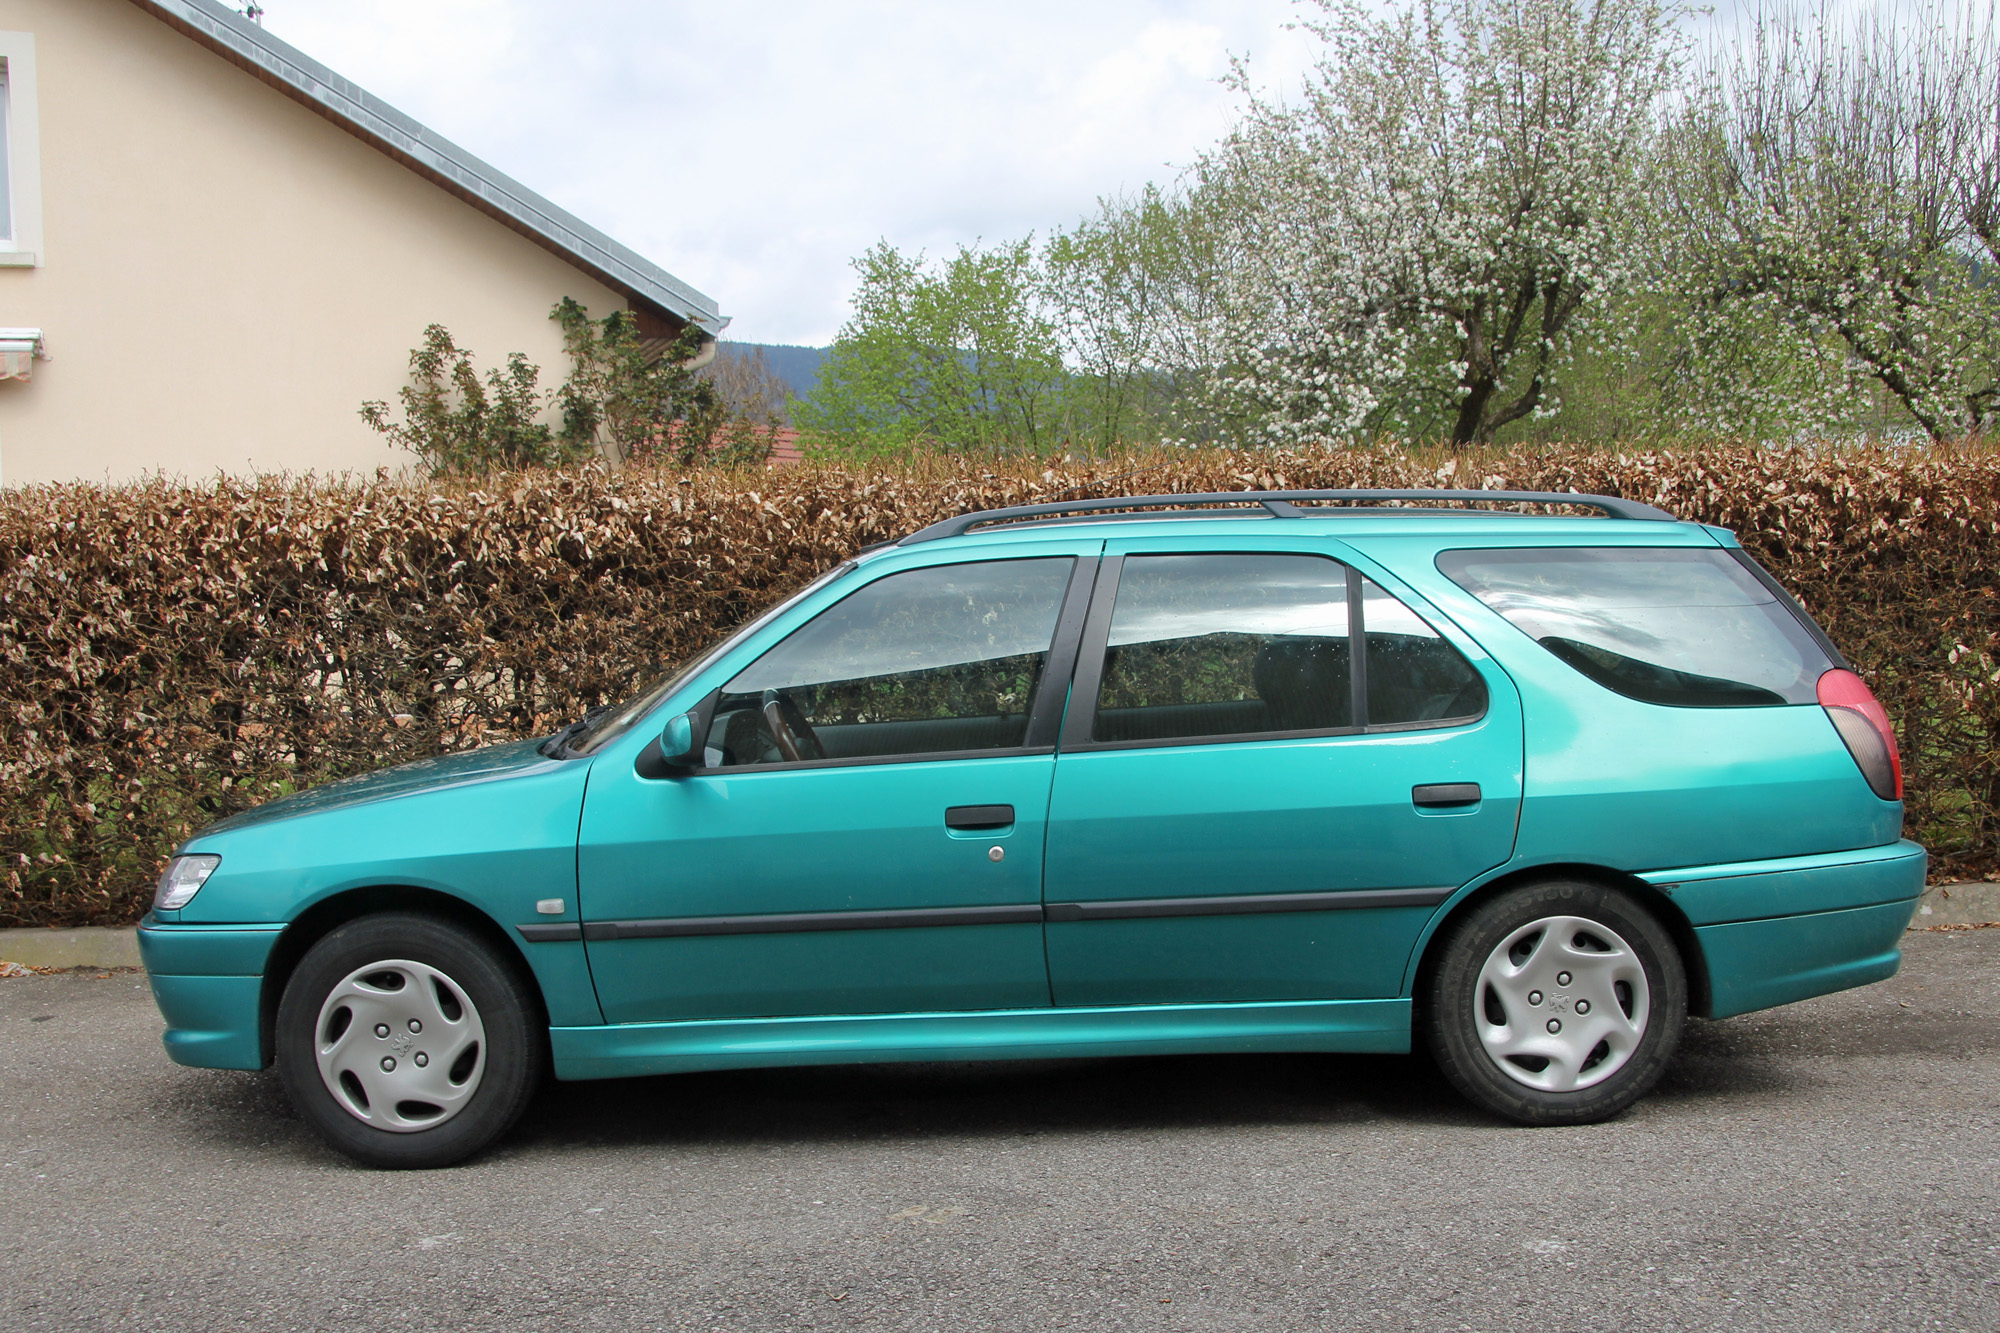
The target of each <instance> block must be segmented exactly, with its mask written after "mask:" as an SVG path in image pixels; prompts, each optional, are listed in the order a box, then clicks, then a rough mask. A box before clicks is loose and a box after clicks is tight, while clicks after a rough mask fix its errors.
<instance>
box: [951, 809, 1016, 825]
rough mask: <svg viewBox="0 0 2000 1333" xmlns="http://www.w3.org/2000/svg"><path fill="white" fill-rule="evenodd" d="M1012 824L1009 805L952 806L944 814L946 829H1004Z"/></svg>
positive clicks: (1012, 815) (1012, 814)
mask: <svg viewBox="0 0 2000 1333" xmlns="http://www.w3.org/2000/svg"><path fill="white" fill-rule="evenodd" d="M1013 822H1014V807H1013V806H1011V805H954V806H952V807H951V808H950V809H949V810H946V811H945V812H944V826H945V827H946V828H966V829H979V828H1006V827H1007V826H1008V825H1009V824H1012V823H1013Z"/></svg>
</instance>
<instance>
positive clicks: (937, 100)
mask: <svg viewBox="0 0 2000 1333" xmlns="http://www.w3.org/2000/svg"><path fill="white" fill-rule="evenodd" d="M264 3H265V8H266V11H267V12H266V15H265V20H264V22H265V26H266V27H267V28H268V29H269V30H270V31H271V32H272V33H274V34H275V35H277V36H279V37H282V38H284V39H285V40H287V41H289V42H292V43H293V44H295V45H297V46H298V47H300V48H301V49H302V50H304V51H305V52H307V53H308V54H309V55H312V56H313V57H315V58H316V59H319V60H321V61H324V62H325V63H326V64H328V65H330V66H332V67H333V68H334V69H336V70H338V71H340V73H342V74H343V75H345V76H347V77H348V78H351V79H353V80H354V81H355V82H357V83H359V84H361V85H362V86H363V87H365V88H367V89H369V90H370V91H371V92H373V93H375V94H376V95H378V96H380V97H382V98H384V99H385V100H387V101H388V102H390V103H391V104H393V105H395V106H397V107H399V108H401V109H402V110H404V111H406V112H408V113H409V114H411V115H413V116H415V117H416V118H417V119H418V120H420V121H422V122H424V123H425V124H427V125H429V126H430V127H432V128H433V129H435V130H436V131H438V132H439V133H440V134H443V135H445V136H446V137H448V138H450V139H453V140H456V141H457V142H459V143H460V144H462V145H464V146H465V147H466V148H468V149H470V150H471V151H472V152H474V153H477V154H478V155H479V156H481V157H483V158H485V159H487V160H488V161H489V162H492V163H493V164H494V165H495V166H497V167H499V168H500V169H501V170H503V171H505V172H507V173H508V174H510V175H513V176H515V177H517V178H518V179H520V180H521V181H523V182H524V183H526V184H527V185H528V186H530V187H531V188H533V189H535V190H538V191H540V192H541V193H543V194H545V195H547V196H548V197H550V198H551V199H553V200H555V201H556V202H558V203H560V204H562V205H563V206H564V207H566V208H569V209H571V210H572V211H574V212H576V213H577V214H578V215H580V216H581V217H583V218H585V219H586V220H588V221H590V222H592V223H595V224H596V225H598V226H600V227H602V228H604V230H606V231H608V232H610V233H611V234H612V235H613V236H616V237H617V238H618V239H619V240H621V241H624V242H625V243H626V244H628V245H630V246H632V247H633V248H634V249H637V250H638V251H640V252H641V253H642V254H645V255H646V256H648V257H649V258H651V259H654V260H656V261H657V262H659V263H660V264H662V265H664V266H665V267H666V268H667V269H668V270H670V271H671V272H673V273H674V274H676V275H677V276H679V277H681V278H683V279H684V280H686V281H687V282H689V283H691V284H693V285H694V286H696V287H698V288H700V289H701V290H702V291H705V292H707V293H708V294H709V295H711V296H713V297H715V298H716V299H717V300H718V301H719V302H720V303H721V305H722V308H723V310H724V312H725V313H727V314H730V315H733V316H734V317H735V320H736V322H735V324H734V325H733V326H732V328H731V330H730V333H731V336H733V337H738V338H743V339H746V340H750V341H760V342H812V343H817V342H825V341H826V340H827V339H829V338H830V337H831V336H832V335H833V332H834V330H835V329H836V328H837V327H838V326H839V324H840V322H841V320H842V318H844V316H845V313H846V301H847V295H848V292H849V291H850V289H851V279H852V274H851V271H850V269H849V268H848V261H849V260H850V259H851V258H852V257H853V256H855V255H857V254H859V253H860V252H861V251H862V250H864V249H866V248H867V247H868V246H869V245H871V244H873V243H874V242H875V241H876V240H877V239H881V238H886V239H888V240H889V241H891V242H892V243H894V244H896V245H898V246H901V247H904V248H906V249H910V248H917V247H922V248H926V249H929V250H931V251H932V252H938V251H943V250H948V249H950V248H951V247H952V246H954V245H957V244H960V243H969V242H972V241H974V240H977V239H979V238H982V237H984V238H987V239H995V240H997V239H1003V238H1011V237H1014V236H1018V235H1020V234H1022V233H1024V232H1027V231H1030V230H1034V231H1047V230H1048V229H1050V228H1052V227H1057V226H1062V225H1066V224H1068V223H1070V222H1072V221H1074V220H1075V219H1076V218H1077V217H1078V216H1079V215H1080V214H1082V213H1083V212H1085V211H1086V210H1088V209H1089V208H1090V207H1091V206H1092V205H1093V202H1094V201H1095V200H1096V199H1097V198H1098V197H1099V196H1101V195H1106V194H1113V193H1117V192H1119V191H1121V190H1131V189H1136V188H1137V187H1138V186H1140V185H1142V184H1144V183H1145V182H1146V181H1147V180H1164V179H1167V178H1168V177H1170V176H1171V175H1172V174H1173V170H1174V167H1176V166H1179V165H1184V164H1186V163H1187V162H1188V161H1190V160H1191V159H1192V158H1193V157H1194V156H1195V154H1196V153H1198V152H1199V151H1200V150H1201V149H1202V148H1204V147H1206V146H1207V145H1208V144H1210V143H1212V142H1213V141H1214V140H1215V138H1216V137H1217V136H1218V135H1219V134H1220V133H1221V132H1222V131H1223V130H1224V129H1225V128H1226V127H1227V125H1228V123H1229V121H1230V119H1231V117H1232V115H1233V113H1234V111H1235V109H1236V106H1237V102H1236V98H1235V96H1234V95H1233V94H1231V93H1230V92H1228V91H1227V90H1225V89H1224V88H1222V87H1221V86H1220V85H1219V84H1218V83H1217V82H1216V80H1217V78H1218V77H1219V76H1220V75H1221V74H1223V73H1224V72H1225V71H1226V69H1227V68H1228V59H1229V54H1230V53H1232V52H1234V53H1237V54H1244V53H1247V54H1248V55H1249V56H1250V57H1251V60H1252V67H1253V69H1254V70H1256V71H1257V72H1258V74H1259V78H1260V82H1270V83H1274V84H1283V83H1285V82H1289V81H1292V80H1294V79H1295V78H1296V75H1297V73H1298V71H1299V70H1300V69H1302V68H1303V66H1304V64H1305V61H1306V59H1307V58H1308V55H1309V51H1310V40H1309V39H1307V38H1305V37H1303V36H1302V35H1301V34H1299V33H1296V32H1291V31H1287V30H1286V28H1285V24H1286V23H1287V21H1288V20H1289V19H1290V17H1291V15H1292V8H1291V6H1290V4H1289V3H1288V0H1151V2H1150V3H1148V2H1147V0H1090V2H1089V3H1078V0H1016V2H1015V3H1010V4H1005V5H1001V4H991V3H983V4H975V3H969V2H967V0H958V2H956V3H949V2H948V3H938V2H937V0H931V2H930V3H916V2H915V0H849V2H847V3H841V4H828V3H823V2H821V3H812V2H810V0H768V2H767V3H761V4H757V5H748V4H728V3H717V2H716V0H707V2H706V3H695V2H694V0H569V3H565V4H560V5H550V4H546V3H536V2H535V0H425V2H424V3H421V4H411V3H409V0H264ZM1170 164H1171V165H1170Z"/></svg>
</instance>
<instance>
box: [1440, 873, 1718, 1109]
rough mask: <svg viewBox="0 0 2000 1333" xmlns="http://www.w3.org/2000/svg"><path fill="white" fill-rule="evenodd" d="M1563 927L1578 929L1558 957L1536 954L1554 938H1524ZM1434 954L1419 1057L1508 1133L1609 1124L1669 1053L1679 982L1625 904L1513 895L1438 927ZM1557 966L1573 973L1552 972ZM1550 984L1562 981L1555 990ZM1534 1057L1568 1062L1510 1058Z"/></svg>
mask: <svg viewBox="0 0 2000 1333" xmlns="http://www.w3.org/2000/svg"><path fill="white" fill-rule="evenodd" d="M1571 921H1574V922H1577V923H1580V924H1579V926H1578V927H1577V928H1576V929H1575V930H1573V931H1571V932H1570V938H1569V939H1568V940H1567V942H1566V943H1567V952H1550V953H1544V952H1543V951H1544V950H1545V949H1553V950H1563V948H1564V945H1565V941H1564V940H1562V939H1561V938H1560V935H1561V933H1562V932H1561V930H1553V931H1552V930H1550V929H1547V928H1544V929H1542V930H1540V931H1539V932H1537V931H1535V930H1531V929H1530V928H1531V927H1535V926H1537V925H1538V924H1539V923H1545V922H1571ZM1592 925H1594V926H1595V927H1596V932H1597V933H1593V932H1592V931H1591V929H1590V926H1592ZM1503 945H1505V946H1508V949H1507V951H1506V952H1505V953H1502V952H1501V949H1502V946H1503ZM1437 948H1438V954H1437V964H1436V966H1435V967H1433V968H1431V969H1430V970H1429V973H1428V982H1427V984H1426V985H1425V987H1424V988H1423V992H1422V994H1421V996H1420V999H1421V1000H1422V1003H1423V1025H1424V1028H1425V1036H1426V1038H1427V1040H1428V1042H1429V1045H1430V1050H1431V1054H1432V1056H1433V1058H1434V1059H1435V1060H1436V1061H1437V1065H1438V1068H1439V1070H1440V1071H1441V1072H1442V1073H1443V1074H1444V1076H1445V1078H1446V1079H1448V1080H1450V1082H1451V1084H1452V1086H1453V1087H1455V1088H1457V1089H1458V1090H1459V1092H1460V1093H1462V1094H1464V1096H1465V1097H1466V1098H1467V1099H1468V1100H1470V1101H1471V1102H1473V1103H1474V1104H1475V1105H1477V1106H1479V1107H1481V1108H1482V1109H1484V1110H1487V1111H1490V1112H1492V1113H1493V1114H1495V1115H1497V1116H1501V1117H1504V1118H1505V1119H1508V1120H1512V1121H1514V1122H1515V1123H1517V1124H1522V1125H1581V1124H1590V1123H1592V1122H1595V1121H1599V1120H1606V1119H1609V1118H1610V1117H1612V1116H1615V1115H1617V1114H1618V1113H1619V1112H1620V1111H1623V1110H1624V1109H1625V1108H1626V1107H1628V1106H1630V1105H1631V1104H1632V1103H1633V1102H1635V1101H1637V1100H1638V1099H1639V1098H1641V1097H1643V1096H1645V1095H1646V1093H1648V1092H1650V1091H1651V1090H1652V1088H1653V1085H1654V1084H1656V1083H1657V1082H1659V1080H1660V1075H1661V1074H1663V1073H1665V1072H1666V1068H1667V1063H1668V1061H1670V1060H1671V1059H1672V1058H1673V1055H1674V1051H1675V1049H1676V1048H1677V1047H1678V1046H1679V1045H1680V1039H1681V1029H1682V1028H1683V1027H1684V1026H1685V1024H1686V1020H1687V972H1686V969H1685V967H1684V966H1683V964H1682V962H1681V956H1680V951H1679V950H1678V949H1677V948H1675V946H1674V941H1673V937H1672V936H1671V935H1669V934H1668V933H1667V931H1666V929H1665V928H1664V927H1662V926H1661V925H1660V923H1659V921H1658V920H1657V919H1656V918H1655V917H1654V916H1653V914H1652V913H1651V912H1649V911H1647V910H1646V909H1645V908H1644V907H1642V906H1641V905H1640V904H1639V903H1638V902H1637V901H1636V900H1635V899H1634V898H1633V897H1632V896H1631V895H1630V894H1627V893H1623V892H1620V891H1619V890H1617V889H1613V888H1607V887H1605V886H1604V885H1601V884H1591V883H1585V882H1580V881H1575V880H1556V881H1549V882H1545V883H1540V884H1530V885H1523V886H1521V887H1518V888H1513V889H1509V890H1507V891H1506V892H1504V893H1501V894H1498V895H1496V896H1495V897H1493V898H1490V899H1488V900H1487V901H1485V902H1483V903H1481V904H1479V905H1478V906H1477V907H1475V908H1474V909H1472V911H1470V912H1468V913H1466V914H1465V915H1464V916H1463V917H1461V918H1460V919H1458V920H1457V921H1454V922H1452V923H1451V924H1450V925H1449V926H1448V927H1447V930H1446V932H1445V934H1444V935H1443V937H1442V938H1441V939H1440V940H1439V941H1438V945H1437ZM1600 954H1601V957H1600V956H1599V955H1600ZM1565 958H1572V959H1574V958H1581V959H1583V960H1584V961H1583V962H1581V963H1571V964H1566V963H1565V961H1564V960H1565ZM1489 965H1491V970H1489ZM1565 966H1568V967H1572V968H1573V969H1574V973H1573V972H1572V971H1570V970H1563V971H1556V970H1555V969H1557V968H1563V967H1565ZM1545 973H1546V975H1545ZM1557 978H1571V980H1565V981H1563V982H1562V983H1561V988H1560V989H1559V988H1558V987H1557V984H1556V979H1557ZM1607 978H1609V980H1607ZM1618 978H1623V979H1622V980H1619V979H1618ZM1642 978H1643V980H1642ZM1572 985H1574V986H1575V988H1576V993H1572V992H1571V991H1570V987H1571V986H1572ZM1527 987H1540V989H1532V990H1527V989H1525V988H1527ZM1586 989H1587V990H1589V991H1590V993H1591V994H1593V995H1596V996H1597V997H1598V998H1597V999H1596V1000H1595V1001H1593V1000H1591V999H1589V998H1587V997H1585V996H1583V995H1582V994H1581V992H1583V991H1585V990H1586ZM1530 1001H1532V1003H1530ZM1579 1001H1581V1006H1580V1007H1579ZM1593 1005H1594V1008H1593ZM1607 1005H1611V1006H1613V1007H1612V1008H1610V1009H1607V1007H1606V1006H1607ZM1593 1014H1594V1015H1595V1017H1592V1015H1593ZM1621 1015H1622V1016H1623V1017H1622V1022H1621V1021H1620V1019H1621ZM1564 1024H1568V1025H1569V1026H1568V1028H1567V1031H1568V1033H1569V1036H1568V1037H1567V1038H1565V1037H1563V1036H1562V1035H1561V1032H1562V1031H1563V1030H1564V1029H1563V1025H1564ZM1552 1026H1553V1029H1554V1030H1555V1035H1551V1036H1549V1037H1548V1038H1547V1040H1546V1042H1544V1041H1543V1034H1544V1033H1547V1032H1549V1031H1551V1029H1552ZM1635 1031H1636V1036H1634V1035H1633V1034H1634V1032H1635ZM1599 1032H1604V1033H1605V1034H1606V1035H1605V1036H1604V1037H1603V1039H1602V1040H1596V1039H1595V1038H1596V1035H1597V1034H1598V1033H1599ZM1489 1042H1490V1043H1491V1045H1490V1046H1489ZM1565 1042H1567V1046H1565V1045H1564V1043H1565ZM1585 1042H1591V1044H1590V1045H1589V1046H1588V1048H1587V1049H1585V1046H1584V1044H1585ZM1613 1042H1617V1043H1618V1049H1614V1048H1613V1045H1612V1043H1613ZM1536 1043H1540V1044H1542V1045H1543V1046H1544V1047H1546V1048H1548V1049H1555V1050H1561V1051H1566V1052H1568V1053H1567V1054H1563V1055H1559V1056H1558V1057H1557V1058H1556V1059H1553V1060H1551V1059H1549V1058H1548V1057H1546V1056H1544V1055H1541V1054H1536V1053H1530V1052H1524V1050H1523V1048H1527V1047H1530V1046H1533V1045H1535V1044H1536ZM1593 1058H1594V1059H1595V1061H1596V1063H1595V1064H1592V1063H1590V1062H1591V1060H1592V1059H1593ZM1538 1060H1539V1061H1542V1062H1543V1064H1542V1067H1541V1068H1539V1069H1538V1068H1536V1067H1535V1062H1536V1061H1538ZM1536 1080H1542V1081H1546V1082H1548V1083H1550V1084H1552V1085H1553V1086H1550V1087H1542V1086H1532V1084H1533V1083H1534V1082H1535V1081H1536ZM1567 1084H1574V1086H1566V1085H1567Z"/></svg>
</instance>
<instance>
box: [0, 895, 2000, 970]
mask: <svg viewBox="0 0 2000 1333" xmlns="http://www.w3.org/2000/svg"><path fill="white" fill-rule="evenodd" d="M1989 921H2000V884H1940V885H1937V886H1935V887H1933V888H1930V889H1927V890H1926V891H1925V892H1924V898H1923V902H1922V903H1920V904H1919V905H1918V907H1917V916H1916V919H1915V920H1914V921H1912V922H1910V929H1911V930H1924V929H1926V928H1928V927H1931V926H1974V925H1983V924H1985V923H1986V922H1989ZM0 962H6V963H20V964H22V965H24V966H27V967H138V966H140V962H139V937H138V934H137V932H135V931H134V930H133V928H132V927H130V926H125V927H122V928H121V927H116V926H83V927H80V928H78V929H75V930H35V929H28V930H0Z"/></svg>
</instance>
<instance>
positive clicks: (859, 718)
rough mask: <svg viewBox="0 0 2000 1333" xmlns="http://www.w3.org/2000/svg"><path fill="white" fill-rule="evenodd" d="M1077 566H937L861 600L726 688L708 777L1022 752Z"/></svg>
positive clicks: (867, 592) (819, 619) (895, 579)
mask: <svg viewBox="0 0 2000 1333" xmlns="http://www.w3.org/2000/svg"><path fill="white" fill-rule="evenodd" d="M1075 563H1076V562H1075V560H1074V559H1072V558H1070V557H1068V556H1063V557H1059V558H1054V559H1037V560H994V561H983V562H980V563H975V564H963V565H938V566H933V567H930V568H926V569H912V570H905V571H904V572H902V573H900V574H891V575H888V576H886V577H884V578H881V579H877V580H876V581H875V582H873V583H870V584H868V585H867V586H865V587H862V588H859V589H857V590H856V591H855V592H854V593H853V595H851V596H849V597H847V598H845V599H843V600H842V601H840V602H837V603H835V604H834V605H833V606H830V607H828V608H827V609H826V610H825V611H822V612H820V614H819V615H817V616H815V617H813V619H811V620H810V621H808V622H806V623H805V624H804V625H802V626H800V627H799V628H798V629H797V630H795V631H793V632H792V633H791V634H790V635H788V636H787V637H786V638H785V639H784V640H783V641H782V642H780V643H779V644H777V645H776V646H775V647H773V648H772V649H771V650H770V651H769V652H767V653H765V654H764V655H763V656H762V657H760V658H758V659H757V660H756V661H755V662H753V663H751V664H750V665H749V666H748V667H746V668H744V670H743V671H742V672H740V673H739V674H738V675H737V676H736V678H735V679H733V680H731V681H730V682H729V683H728V684H727V685H725V686H723V687H722V695H721V699H720V701H719V702H718V704H717V707H716V711H715V715H714V720H713V722H712V724H711V726H710V728H709V735H708V742H707V747H708V752H707V762H708V764H709V765H710V766H711V767H720V768H739V767H744V766H753V765H760V764H774V763H791V762H799V761H807V760H816V759H865V758H872V757H878V756H908V755H917V754H951V753H963V752H968V751H979V750H1002V749H1011V748H1015V747H1018V746H1020V745H1021V744H1022V743H1023V741H1024V740H1025V738H1026V735H1027V727H1028V709H1029V706H1030V705H1031V704H1032V703H1033V701H1034V696H1035V689H1036V687H1037V686H1038V685H1039V684H1040V683H1041V679H1042V672H1043V670H1044V669H1045V668H1046V666H1047V664H1048V655H1049V646H1050V643H1051V642H1052V641H1053V639H1054V638H1055V627H1056V617H1057V614H1058V613H1059V612H1060V611H1061V609H1062V599H1063V592H1064V589H1065V588H1067V586H1068V584H1069V578H1070V573H1071V570H1072V569H1073V567H1074V566H1075Z"/></svg>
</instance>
